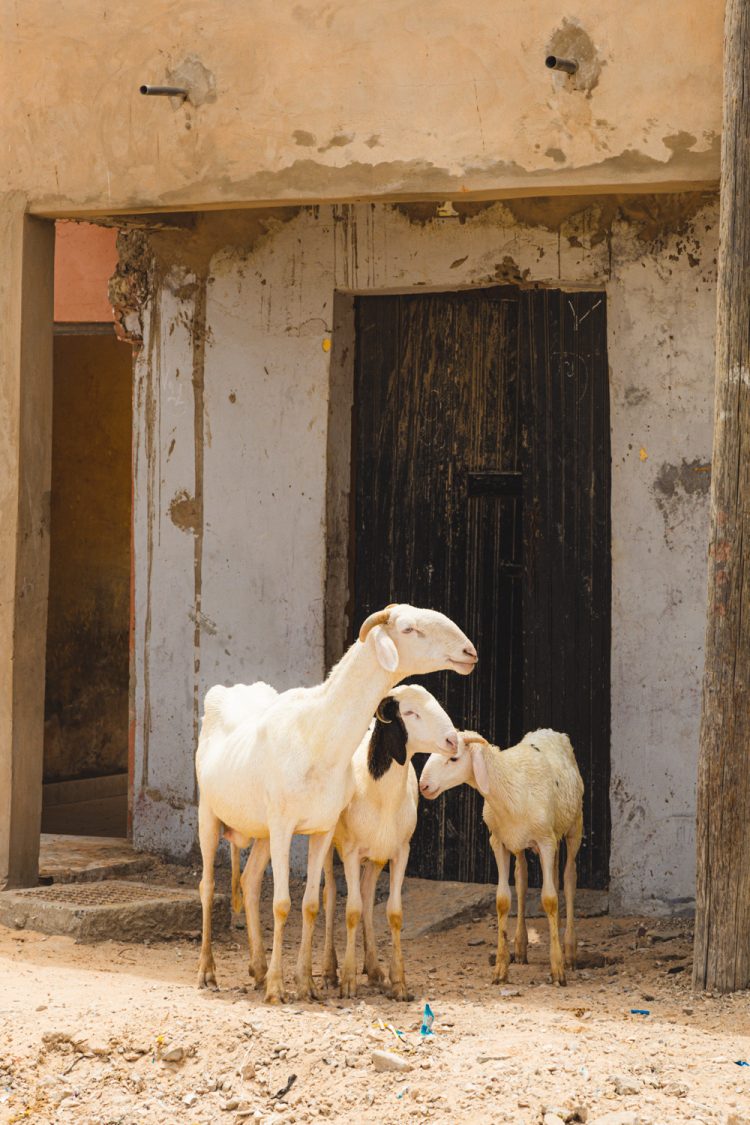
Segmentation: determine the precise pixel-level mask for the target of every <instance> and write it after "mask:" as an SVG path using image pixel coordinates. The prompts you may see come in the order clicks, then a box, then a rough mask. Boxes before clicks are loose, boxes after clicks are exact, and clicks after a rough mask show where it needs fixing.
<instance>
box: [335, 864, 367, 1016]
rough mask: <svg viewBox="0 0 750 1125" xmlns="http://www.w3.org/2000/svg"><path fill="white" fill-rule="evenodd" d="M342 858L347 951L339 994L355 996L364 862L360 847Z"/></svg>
mask: <svg viewBox="0 0 750 1125" xmlns="http://www.w3.org/2000/svg"><path fill="white" fill-rule="evenodd" d="M342 859H343V861H344V874H345V875H346V952H345V953H344V965H343V967H342V969H341V983H340V986H339V994H340V995H341V996H345V997H353V996H356V995H357V927H358V926H359V920H360V918H361V917H362V894H361V891H360V885H359V876H360V868H361V866H362V864H361V863H360V859H359V848H352V849H350V850H349V851H348V852H346V853H345V854H344V855H343V856H342Z"/></svg>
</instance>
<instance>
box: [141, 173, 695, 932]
mask: <svg viewBox="0 0 750 1125" xmlns="http://www.w3.org/2000/svg"><path fill="white" fill-rule="evenodd" d="M458 210H459V212H460V217H459V218H452V219H450V218H445V219H444V218H439V217H437V215H436V208H435V207H432V206H429V205H425V206H420V207H403V206H402V207H391V206H375V205H360V206H351V207H350V206H343V205H342V206H336V207H321V208H310V209H304V210H301V211H298V212H295V211H290V212H288V213H286V214H284V213H283V212H282V213H276V214H275V215H269V216H265V217H263V216H259V215H258V214H257V213H256V214H255V215H253V216H247V215H245V216H243V215H236V216H235V217H234V218H233V219H232V220H228V219H227V218H226V217H219V216H217V217H215V218H210V217H209V218H207V219H205V220H204V221H202V222H200V223H199V224H198V226H197V228H196V229H195V230H194V231H193V232H183V233H179V234H173V235H169V234H160V235H155V236H152V239H151V251H150V253H153V255H154V258H153V261H152V262H151V266H150V269H151V274H150V281H151V285H152V293H153V297H152V300H151V303H150V305H149V306H148V308H147V309H146V315H145V341H144V347H143V349H142V351H141V354H140V359H139V361H138V365H137V388H136V427H137V458H136V495H135V504H136V633H137V636H136V665H135V674H136V683H137V699H136V705H137V717H138V724H137V732H136V775H135V784H136V807H135V819H134V831H135V840H136V843H137V844H138V845H140V846H144V847H153V848H157V849H158V850H167V851H171V852H173V853H177V854H185V853H186V852H187V851H188V850H189V849H190V848H191V846H192V845H193V842H194V838H195V822H196V815H195V808H194V798H195V791H194V781H193V753H194V747H195V739H196V732H197V729H198V722H199V718H200V706H201V700H202V697H203V694H204V692H205V690H206V688H207V687H208V686H210V685H211V684H212V683H215V682H217V681H224V682H232V681H237V680H243V681H251V680H253V679H255V678H256V677H261V676H262V677H263V678H264V679H267V680H270V681H271V682H272V683H274V684H276V685H277V686H278V687H282V688H283V687H286V686H289V685H291V684H297V683H311V682H314V681H316V680H318V679H319V678H320V677H321V676H322V674H323V671H324V596H325V579H326V512H327V504H328V510H329V511H336V510H338V511H339V512H341V511H343V510H344V508H345V503H343V501H344V500H345V496H344V495H343V492H342V491H341V489H340V490H339V495H338V496H336V495H335V493H336V482H335V480H334V481H333V495H332V489H331V481H330V480H327V476H328V474H327V456H328V459H329V460H328V463H329V465H330V466H331V469H332V470H333V471H334V472H335V473H337V474H338V476H339V478H340V479H341V481H343V478H344V477H345V472H343V470H342V463H343V459H342V458H341V456H338V460H337V456H336V450H338V451H339V453H340V451H341V448H343V447H345V446H346V441H347V432H346V423H345V422H342V421H341V418H342V417H343V415H341V412H339V415H338V416H337V413H336V410H332V411H331V417H332V418H333V419H334V421H335V424H336V425H337V426H339V427H341V435H340V438H338V439H337V437H336V433H335V432H334V433H328V418H329V401H328V388H329V367H330V366H331V359H332V357H333V371H334V373H335V379H334V380H333V384H334V385H335V386H337V387H339V388H340V387H341V386H342V382H343V381H345V380H343V376H342V372H343V370H344V368H345V366H346V362H347V361H346V357H345V356H344V355H343V350H344V349H343V347H342V346H341V342H340V340H338V337H337V339H334V341H333V346H331V333H332V330H333V328H334V316H336V317H337V318H338V319H339V320H340V322H341V324H342V325H343V328H342V329H341V331H342V332H343V333H344V334H346V333H347V332H348V331H349V329H348V327H347V317H346V304H347V302H346V300H345V299H344V300H343V304H342V300H341V298H339V300H338V301H337V306H336V308H337V311H336V313H334V295H335V294H336V293H337V292H338V293H339V294H341V293H350V292H352V291H358V292H368V291H382V290H388V289H391V290H393V289H395V290H412V289H419V287H430V286H433V287H439V288H458V287H461V286H466V285H487V284H492V283H494V282H497V281H499V280H500V281H508V280H510V281H513V280H516V281H522V282H523V283H530V282H540V283H549V284H553V285H562V286H576V285H578V286H587V287H590V286H601V287H603V288H604V289H605V290H606V293H607V300H608V323H609V362H610V367H611V402H612V462H613V463H612V477H613V491H612V516H613V546H612V551H613V623H612V625H613V684H612V812H613V839H612V869H611V876H612V891H613V896H614V901H615V903H616V905H617V907H618V908H619V909H630V908H635V907H638V908H645V909H652V910H654V911H660V910H663V911H669V910H672V909H674V908H679V906H680V905H681V904H682V903H683V901H684V900H686V899H689V898H690V896H691V895H692V893H693V815H694V778H695V763H696V756H697V735H698V715H699V684H700V672H701V662H702V645H703V633H704V608H705V592H704V586H705V574H704V564H705V560H704V555H705V546H704V545H705V542H706V537H707V514H708V513H707V508H708V504H707V489H708V484H709V475H710V473H709V469H710V466H709V464H708V459H709V454H710V442H711V401H712V386H713V326H714V273H715V264H714V255H715V244H716V219H717V204H716V200H715V198H714V197H707V196H697V195H694V196H682V197H672V196H662V197H651V198H635V199H629V200H618V199H615V198H614V197H607V198H602V199H600V200H597V201H596V202H594V203H593V204H592V203H590V202H588V203H587V201H586V200H583V199H566V200H562V199H560V200H557V201H555V200H548V201H536V202H534V201H528V200H527V201H525V202H521V201H516V202H513V203H507V202H506V203H496V204H494V205H485V206H482V205H476V204H475V205H466V206H463V207H459V208H458ZM139 252H140V253H141V257H142V260H143V262H144V263H145V261H146V257H147V255H146V256H145V257H144V256H143V253H142V246H141V247H140V250H139ZM131 266H132V263H131ZM348 362H349V364H351V356H350V357H349V360H348ZM344 413H345V412H344ZM337 417H338V421H336V419H337ZM336 465H338V468H336ZM327 485H328V486H329V487H328V497H327ZM334 593H335V591H334ZM335 596H338V597H340V596H341V591H340V590H339V591H338V593H337V594H335ZM457 718H459V719H460V717H457Z"/></svg>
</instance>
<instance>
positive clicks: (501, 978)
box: [492, 969, 508, 984]
mask: <svg viewBox="0 0 750 1125" xmlns="http://www.w3.org/2000/svg"><path fill="white" fill-rule="evenodd" d="M492 983H493V984H507V983H508V970H507V969H505V970H504V971H502V970H497V969H496V970H495V972H494V973H493V976H492Z"/></svg>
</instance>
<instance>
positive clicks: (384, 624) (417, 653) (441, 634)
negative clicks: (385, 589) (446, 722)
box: [359, 603, 477, 679]
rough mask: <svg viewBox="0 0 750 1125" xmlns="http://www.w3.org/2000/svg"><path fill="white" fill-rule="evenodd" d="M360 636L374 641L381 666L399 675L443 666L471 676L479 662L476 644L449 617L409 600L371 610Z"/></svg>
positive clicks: (409, 674)
mask: <svg viewBox="0 0 750 1125" xmlns="http://www.w3.org/2000/svg"><path fill="white" fill-rule="evenodd" d="M359 639H360V641H361V642H362V643H363V644H366V643H371V644H373V645H374V647H375V653H376V655H377V658H378V661H379V662H380V664H381V666H382V667H383V668H385V669H386V671H388V672H396V671H398V675H399V679H404V678H405V677H406V676H414V675H424V674H426V673H428V672H439V671H441V670H442V669H451V670H452V671H454V672H459V673H460V674H461V675H463V676H468V674H469V673H470V672H473V671H474V666H475V664H476V662H477V652H476V649H475V648H474V645H473V644H472V643H471V641H470V640H469V638H468V637H467V636H466V634H465V633H462V632H461V630H460V629H459V628H458V626H457V625H456V624H455V623H454V622H453V621H451V619H450V618H449V617H446V616H445V614H444V613H438V611H437V610H434V609H419V608H418V607H416V606H413V605H407V604H405V603H402V604H394V605H389V606H386V608H385V609H381V610H379V611H378V612H377V613H372V614H370V616H369V617H368V618H367V620H366V621H364V622H363V623H362V627H361V629H360V631H359Z"/></svg>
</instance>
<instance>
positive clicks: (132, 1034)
mask: <svg viewBox="0 0 750 1125" xmlns="http://www.w3.org/2000/svg"><path fill="white" fill-rule="evenodd" d="M154 877H155V878H161V879H162V881H165V880H166V879H170V880H171V879H175V878H176V879H179V881H185V880H186V881H187V882H188V883H193V882H195V881H196V876H195V874H194V873H193V872H191V871H184V870H180V869H177V870H175V869H164V868H163V869H160V870H159V871H158V872H157V873H156V874H155V876H154ZM140 878H142V876H141V877H140ZM300 894H301V888H300V887H299V885H297V886H295V887H294V889H293V898H294V902H295V905H296V904H298V903H299V899H300ZM264 920H265V921H266V923H270V904H269V900H268V894H267V890H266V894H265V902H264ZM512 924H513V923H512ZM512 924H511V926H512ZM545 931H546V922H545V921H544V919H541V920H537V919H534V920H532V922H531V926H530V938H531V945H530V949H529V959H530V964H529V965H511V973H510V980H509V982H508V985H507V986H500V987H498V986H493V985H492V984H491V983H490V982H491V974H492V970H491V968H490V965H489V954H490V953H491V952H493V950H494V943H495V924H494V917H493V916H492V914H491V913H487V914H486V915H482V916H481V917H480V916H477V917H476V918H475V919H474V920H472V921H470V922H468V923H467V924H465V925H462V926H460V927H458V928H456V929H454V930H451V931H449V932H447V933H442V934H437V935H434V936H431V937H429V938H422V939H421V940H419V941H412V942H405V955H406V968H407V979H408V981H409V985H410V987H411V988H412V990H413V992H414V994H415V1000H414V1001H413V1002H411V1003H407V1004H399V1003H396V1002H395V1001H391V1000H389V999H387V998H386V997H385V996H384V995H382V994H381V993H380V992H379V991H377V990H375V989H374V988H371V987H369V986H368V985H367V984H366V983H364V982H363V984H362V986H361V990H360V995H359V996H358V997H357V999H356V1000H347V1001H342V1000H339V999H338V997H337V995H336V994H335V993H334V992H332V991H329V992H328V993H327V994H326V997H327V998H326V1000H325V1001H324V1002H323V1003H317V1004H307V1003H305V1004H299V1003H296V1002H294V1001H293V1000H292V1001H291V1002H290V1003H289V1004H287V1005H285V1006H283V1007H280V1008H269V1007H267V1006H265V1005H264V1004H263V1003H262V1001H261V996H260V995H259V994H258V993H257V992H255V991H254V990H253V988H252V984H251V982H249V980H248V976H247V968H246V954H245V935H244V932H243V931H237V930H233V931H232V932H231V933H229V934H228V935H226V936H225V937H223V938H220V940H219V941H218V942H217V947H216V960H217V972H218V976H219V983H220V986H221V990H220V991H219V992H217V993H214V992H199V991H197V990H196V988H195V985H194V981H195V975H196V968H197V953H198V948H197V943H196V942H195V941H173V942H163V943H159V944H154V945H150V946H147V947H145V946H142V945H128V944H120V943H114V942H107V943H104V944H101V945H95V946H87V945H76V944H75V943H74V942H73V941H72V940H71V939H68V938H57V937H45V936H42V935H39V934H33V933H28V932H16V931H11V930H8V929H4V928H2V927H0V1122H2V1123H3V1125H5V1123H10V1122H22V1121H23V1122H27V1121H31V1122H40V1123H54V1125H63V1123H65V1122H84V1123H86V1125H88V1123H91V1125H131V1123H136V1122H138V1123H142V1122H148V1123H155V1125H164V1123H171V1122H180V1123H185V1125H199V1123H204V1122H230V1123H234V1122H244V1121H250V1122H252V1121H263V1122H266V1123H268V1125H270V1123H272V1122H273V1123H278V1125H281V1123H282V1122H306V1121H314V1120H316V1119H317V1118H319V1117H323V1118H330V1119H332V1120H334V1121H337V1122H360V1121H365V1120H367V1121H376V1122H401V1121H407V1120H408V1121H412V1120H415V1119H416V1120H418V1119H420V1118H422V1119H425V1120H428V1121H433V1122H459V1123H461V1122H485V1121H486V1122H493V1123H494V1122H514V1123H516V1122H517V1123H523V1125H526V1123H532V1122H533V1123H536V1122H544V1123H545V1125H559V1123H560V1121H586V1120H588V1122H589V1123H590V1125H591V1123H598V1122H602V1123H607V1125H638V1123H651V1125H665V1123H669V1122H678V1121H679V1122H686V1121H690V1122H721V1123H722V1125H727V1123H731V1125H746V1123H749V1125H750V1067H740V1066H738V1065H737V1060H747V1061H749V1062H750V993H747V992H746V993H742V994H738V995H735V996H733V997H724V998H721V997H714V996H707V995H693V994H692V993H691V990H690V966H689V952H690V939H691V933H690V927H689V924H688V923H686V922H684V921H675V922H669V923H667V922H658V923H656V922H653V921H651V920H648V919H640V918H612V917H605V918H593V919H583V920H582V921H581V922H580V925H579V935H580V946H581V950H580V951H581V954H582V955H583V956H584V957H588V959H589V960H597V957H596V956H595V955H603V958H602V957H601V956H599V958H598V959H599V960H604V962H605V963H604V964H603V965H602V967H599V968H587V969H579V970H578V971H577V972H575V973H571V974H570V975H569V985H568V987H567V988H559V987H553V986H551V985H549V984H548V983H547V961H546V957H547V941H546V932H545ZM511 933H512V928H511ZM298 934H299V924H298V911H297V909H295V908H293V917H292V918H291V919H290V924H289V925H288V927H287V935H288V939H289V940H288V942H287V953H288V955H287V962H286V967H287V970H288V971H287V983H288V985H289V986H291V981H292V969H293V959H294V955H295V952H296V950H295V943H296V940H297V937H298ZM267 937H269V938H270V927H269V926H267ZM316 938H317V940H316V956H317V961H316V963H317V964H319V960H320V955H321V952H322V927H321V925H320V922H319V924H318V930H317V934H316ZM342 938H343V927H342V926H341V925H339V942H338V945H339V948H340V946H341V939H342ZM269 946H270V940H269ZM386 952H387V943H386V939H385V935H382V940H381V953H383V954H384V953H386ZM592 955H594V956H592ZM426 1000H429V1003H430V1004H431V1006H432V1009H433V1011H434V1013H435V1023H434V1031H435V1034H434V1036H432V1037H430V1038H426V1039H423V1038H422V1037H421V1036H420V1033H419V1027H420V1023H421V1017H422V1012H423V1006H424V1002H425V1001H426ZM633 1008H636V1009H643V1010H645V1011H646V1012H647V1013H648V1014H645V1015H636V1014H633V1013H632V1012H631V1009H633ZM396 1030H398V1031H400V1032H402V1033H403V1038H399V1037H398V1036H397V1035H396V1033H395V1032H396ZM374 1050H387V1051H391V1052H393V1053H394V1054H396V1055H397V1056H398V1058H399V1059H401V1060H402V1061H403V1063H405V1065H406V1066H407V1067H408V1068H409V1069H408V1070H404V1071H402V1072H390V1071H389V1072H384V1073H381V1072H378V1071H376V1069H375V1066H374V1064H373V1061H372V1053H373V1051H374ZM169 1059H172V1060H174V1061H168V1060H169ZM292 1076H295V1077H294V1078H293V1079H292ZM290 1080H292V1084H291V1086H290V1085H289V1083H290ZM285 1089H286V1092H285V1093H284V1092H282V1091H284V1090H285Z"/></svg>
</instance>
